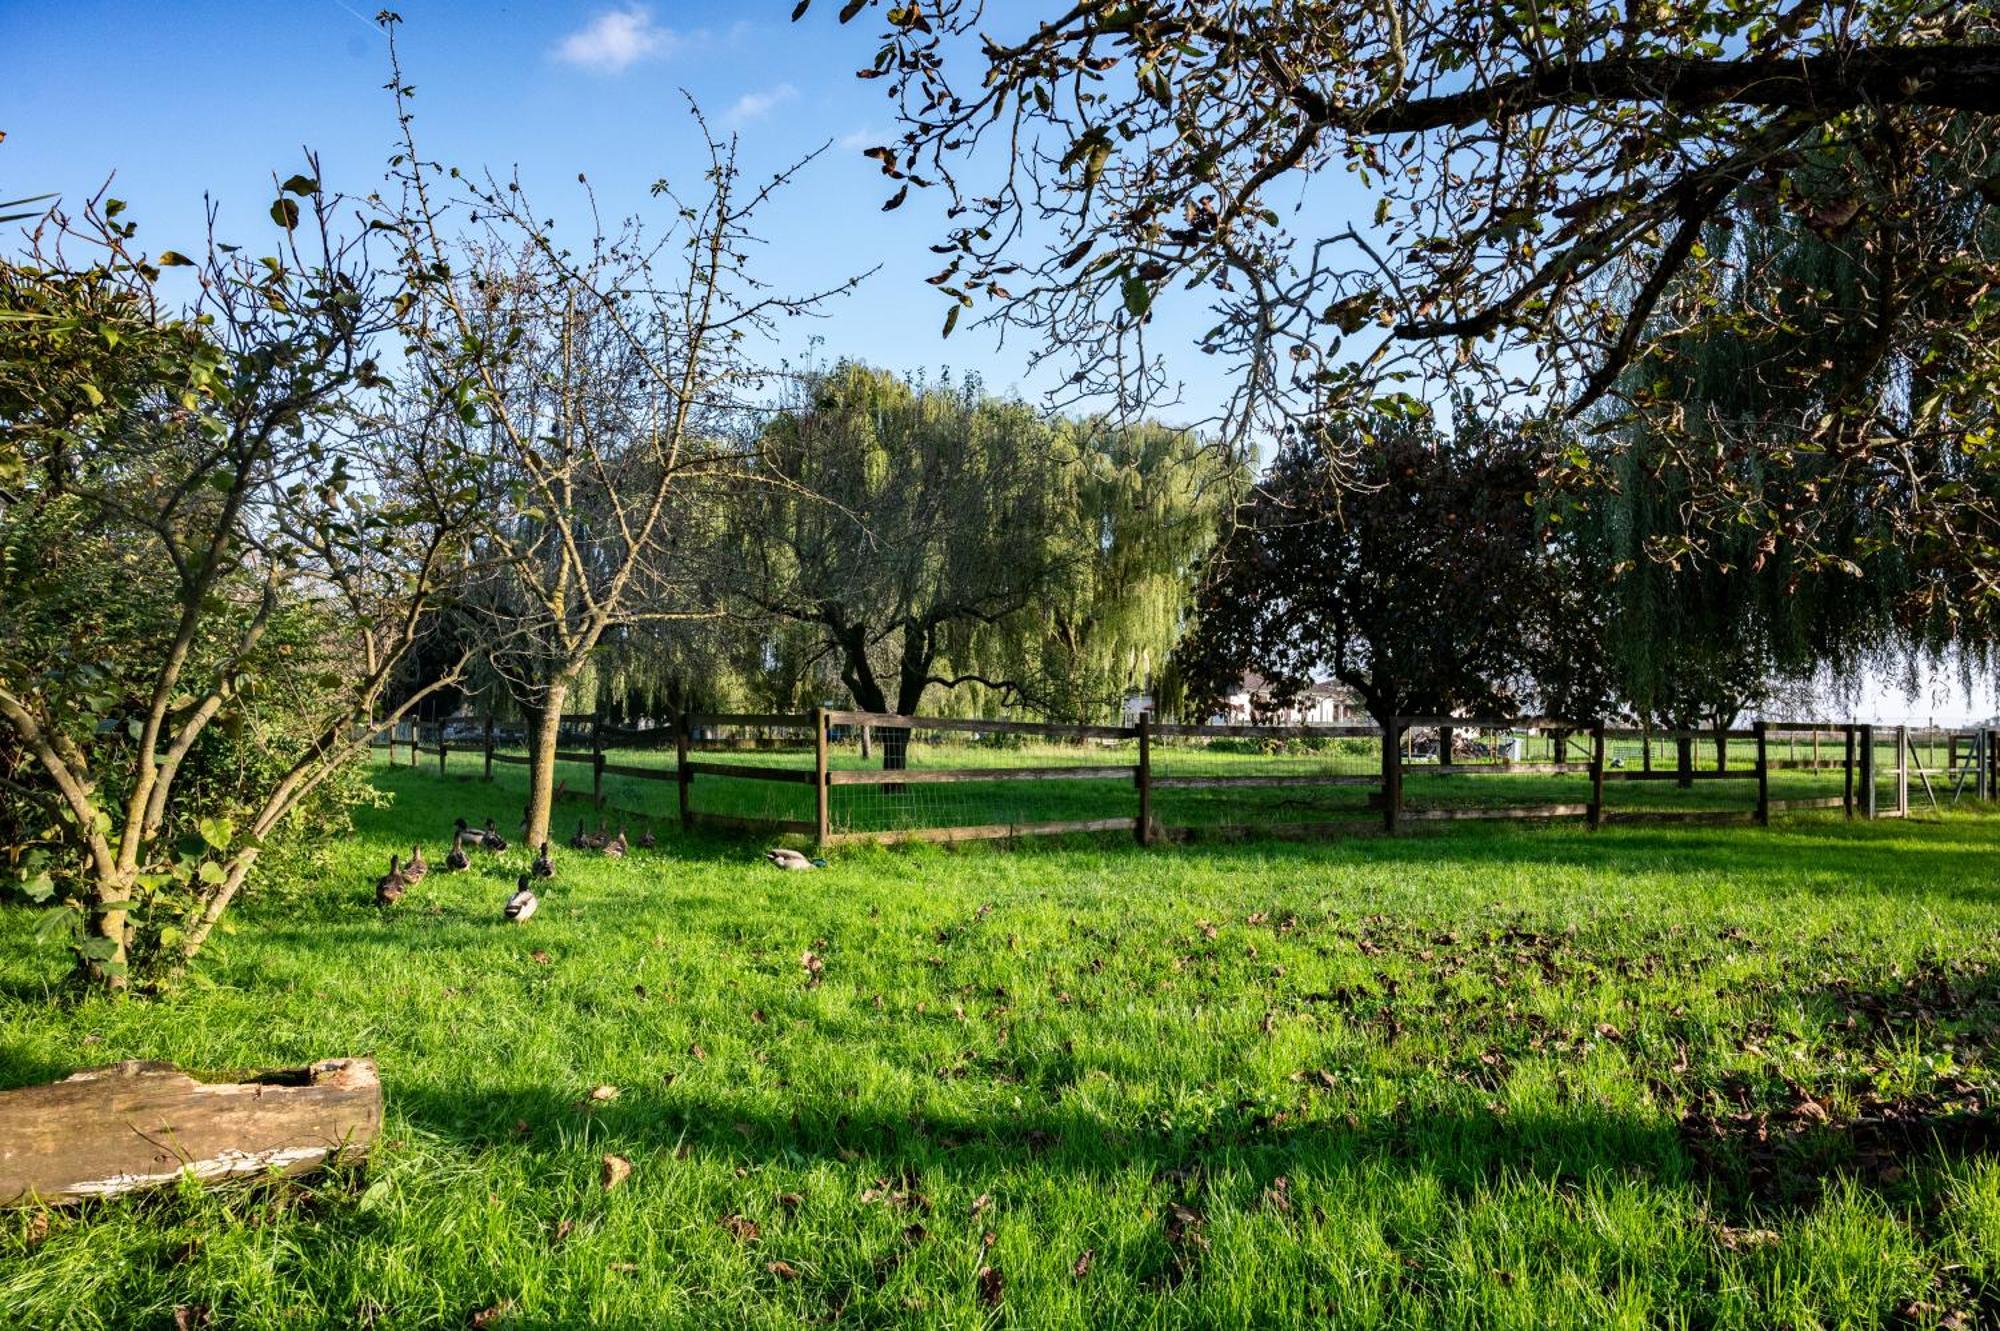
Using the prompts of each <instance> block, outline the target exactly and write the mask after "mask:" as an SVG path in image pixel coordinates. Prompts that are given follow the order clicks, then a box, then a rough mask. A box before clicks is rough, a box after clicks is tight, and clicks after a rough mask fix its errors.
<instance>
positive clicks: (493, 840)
mask: <svg viewBox="0 0 2000 1331" xmlns="http://www.w3.org/2000/svg"><path fill="white" fill-rule="evenodd" d="M485 836H486V849H488V850H496V851H497V850H505V849H507V838H506V837H503V836H501V835H500V829H499V828H498V827H497V826H495V825H494V822H493V820H492V819H491V818H488V819H487V820H486V833H485Z"/></svg>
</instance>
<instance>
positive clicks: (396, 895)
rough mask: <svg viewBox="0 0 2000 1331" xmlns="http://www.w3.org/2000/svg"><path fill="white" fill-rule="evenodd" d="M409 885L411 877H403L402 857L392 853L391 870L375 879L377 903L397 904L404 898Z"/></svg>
mask: <svg viewBox="0 0 2000 1331" xmlns="http://www.w3.org/2000/svg"><path fill="white" fill-rule="evenodd" d="M409 885H410V882H409V879H407V878H405V877H403V868H402V861H401V859H400V858H399V857H397V856H395V855H391V856H390V857H389V872H387V873H385V874H383V875H382V876H381V877H380V878H377V879H376V880H375V904H376V905H378V906H393V905H395V904H396V903H397V902H398V901H401V900H402V899H403V893H404V892H405V891H407V890H408V888H409Z"/></svg>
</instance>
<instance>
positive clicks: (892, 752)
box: [877, 726, 910, 790]
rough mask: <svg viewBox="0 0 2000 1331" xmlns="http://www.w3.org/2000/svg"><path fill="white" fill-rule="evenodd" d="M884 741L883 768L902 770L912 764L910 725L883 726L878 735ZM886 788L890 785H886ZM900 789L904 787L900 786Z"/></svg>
mask: <svg viewBox="0 0 2000 1331" xmlns="http://www.w3.org/2000/svg"><path fill="white" fill-rule="evenodd" d="M877 738H878V739H880V740H881V741H882V770H883V771H885V772H901V771H906V770H908V768H909V766H910V728H909V727H908V726H883V727H882V728H881V734H880V735H878V736H877ZM883 789H884V790H887V789H888V787H887V786H884V787H883ZM896 789H898V790H900V789H902V787H900V786H898V787H896Z"/></svg>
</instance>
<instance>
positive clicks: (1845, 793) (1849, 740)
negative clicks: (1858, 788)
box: [1840, 721, 1854, 818]
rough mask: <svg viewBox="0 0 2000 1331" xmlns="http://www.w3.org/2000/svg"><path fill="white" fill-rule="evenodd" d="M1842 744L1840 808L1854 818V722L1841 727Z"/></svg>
mask: <svg viewBox="0 0 2000 1331" xmlns="http://www.w3.org/2000/svg"><path fill="white" fill-rule="evenodd" d="M1840 735H1841V741H1842V744H1843V745H1844V746H1845V747H1844V751H1843V753H1842V756H1841V760H1840V808H1841V811H1842V812H1843V813H1844V814H1846V815H1847V817H1849V818H1852V817H1853V816H1854V723H1853V722H1851V721H1850V722H1848V723H1847V724H1846V725H1844V726H1842V727H1841V728H1840Z"/></svg>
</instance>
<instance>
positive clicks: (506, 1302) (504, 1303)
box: [177, 1299, 514, 1331]
mask: <svg viewBox="0 0 2000 1331" xmlns="http://www.w3.org/2000/svg"><path fill="white" fill-rule="evenodd" d="M513 1310H514V1300H512V1299H502V1300H500V1302H498V1303H496V1304H493V1305H492V1306H491V1307H487V1308H481V1309H479V1310H478V1311H477V1312H474V1313H473V1314H471V1315H470V1316H469V1317H467V1318H466V1319H465V1324H466V1325H467V1326H468V1327H470V1328H472V1331H484V1329H485V1328H486V1327H489V1326H497V1325H499V1323H500V1321H501V1319H502V1318H504V1317H506V1316H507V1314H508V1313H510V1312H512V1311H513ZM177 1331H178V1328H177Z"/></svg>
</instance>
